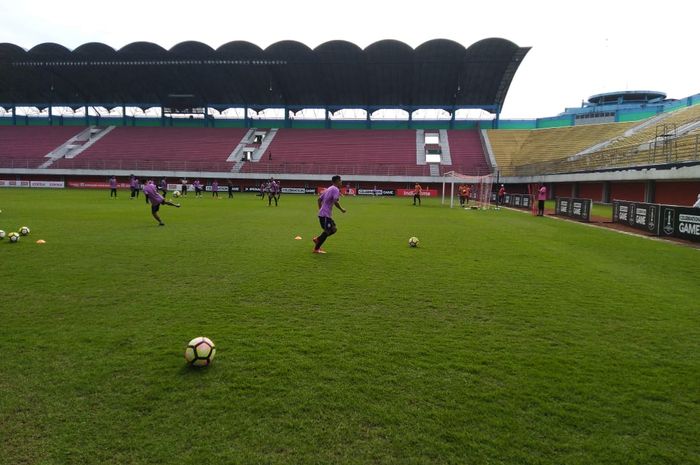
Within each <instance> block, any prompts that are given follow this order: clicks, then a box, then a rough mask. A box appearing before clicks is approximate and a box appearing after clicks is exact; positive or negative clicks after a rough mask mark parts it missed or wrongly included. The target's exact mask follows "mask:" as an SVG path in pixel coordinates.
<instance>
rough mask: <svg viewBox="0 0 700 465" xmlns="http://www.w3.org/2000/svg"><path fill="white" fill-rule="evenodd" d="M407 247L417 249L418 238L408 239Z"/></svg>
mask: <svg viewBox="0 0 700 465" xmlns="http://www.w3.org/2000/svg"><path fill="white" fill-rule="evenodd" d="M408 245H409V247H418V238H417V237H415V236H413V237H411V238H410V239H408Z"/></svg>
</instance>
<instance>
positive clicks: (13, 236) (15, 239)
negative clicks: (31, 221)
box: [7, 232, 19, 244]
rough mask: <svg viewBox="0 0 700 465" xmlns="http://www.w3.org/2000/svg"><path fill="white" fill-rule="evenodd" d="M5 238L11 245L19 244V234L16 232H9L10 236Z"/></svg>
mask: <svg viewBox="0 0 700 465" xmlns="http://www.w3.org/2000/svg"><path fill="white" fill-rule="evenodd" d="M7 238H8V239H9V240H10V242H12V243H13V244H14V243H15V242H19V233H16V232H11V233H10V234H8V235H7Z"/></svg>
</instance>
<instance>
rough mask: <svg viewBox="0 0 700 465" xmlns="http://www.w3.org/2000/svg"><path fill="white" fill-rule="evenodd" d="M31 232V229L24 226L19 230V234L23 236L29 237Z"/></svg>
mask: <svg viewBox="0 0 700 465" xmlns="http://www.w3.org/2000/svg"><path fill="white" fill-rule="evenodd" d="M29 232H30V231H29V228H28V227H26V226H22V227H21V228H19V233H20V234H21V235H23V236H28V235H29Z"/></svg>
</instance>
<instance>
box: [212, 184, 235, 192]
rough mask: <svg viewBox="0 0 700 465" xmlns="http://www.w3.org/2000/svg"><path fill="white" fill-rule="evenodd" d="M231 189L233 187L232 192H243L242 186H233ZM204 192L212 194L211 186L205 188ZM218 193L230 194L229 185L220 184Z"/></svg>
mask: <svg viewBox="0 0 700 465" xmlns="http://www.w3.org/2000/svg"><path fill="white" fill-rule="evenodd" d="M231 187H232V189H231V192H240V191H241V187H240V186H231ZM204 190H205V191H207V192H212V190H211V186H204ZM217 192H224V193H227V192H228V184H219V190H218V191H217Z"/></svg>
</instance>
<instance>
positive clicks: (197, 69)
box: [0, 38, 529, 113]
mask: <svg viewBox="0 0 700 465" xmlns="http://www.w3.org/2000/svg"><path fill="white" fill-rule="evenodd" d="M528 51H529V47H519V46H517V45H516V44H514V43H513V42H510V41H508V40H505V39H500V38H490V39H484V40H481V41H479V42H476V43H474V44H472V45H471V46H469V47H468V48H465V47H464V46H462V45H461V44H459V43H457V42H453V41H450V40H445V39H435V40H430V41H428V42H425V43H423V44H422V45H420V46H418V47H417V48H416V49H413V48H411V47H410V46H408V45H407V44H405V43H403V42H400V41H396V40H382V41H379V42H375V43H373V44H371V45H369V46H368V47H367V48H365V49H361V48H360V47H358V46H357V45H355V44H353V43H350V42H346V41H341V40H334V41H330V42H325V43H323V44H321V45H319V46H318V47H316V48H315V49H311V48H309V47H307V46H306V45H304V44H302V43H300V42H296V41H291V40H290V41H282V42H277V43H274V44H272V45H270V46H269V47H267V48H266V49H264V50H263V49H261V48H260V47H258V46H257V45H255V44H252V43H249V42H244V41H234V42H229V43H227V44H224V45H222V46H221V47H219V48H218V49H216V50H215V49H213V48H211V47H210V46H208V45H206V44H203V43H201V42H194V41H188V42H182V43H179V44H177V45H175V46H174V47H172V48H171V49H170V50H166V49H164V48H162V47H160V46H159V45H156V44H154V43H150V42H134V43H131V44H128V45H126V46H124V47H123V48H121V49H119V50H114V49H113V48H111V47H109V46H108V45H105V44H102V43H87V44H84V45H81V46H80V47H78V48H76V49H75V50H72V51H71V50H69V49H67V48H66V47H64V46H62V45H58V44H55V43H44V44H40V45H37V46H35V47H33V48H32V49H30V50H24V49H22V48H21V47H19V46H17V45H13V44H8V43H3V44H0V105H2V106H5V107H7V106H8V105H11V104H16V105H42V104H43V105H46V104H48V103H51V104H52V105H60V104H63V105H66V106H80V105H82V104H90V105H103V106H107V107H109V106H112V107H113V106H119V105H122V104H127V105H134V106H146V105H150V104H163V105H167V103H168V102H169V101H170V100H173V99H177V98H179V97H183V96H187V98H189V99H190V100H193V101H195V102H197V103H198V104H200V105H204V104H207V105H210V106H213V107H237V106H243V107H248V108H252V109H256V110H260V109H264V108H274V107H286V108H328V109H331V110H334V109H341V108H369V109H376V108H406V109H417V108H443V109H446V110H448V111H451V110H453V109H458V108H483V109H485V110H487V111H490V112H492V113H497V112H500V109H501V107H502V106H503V102H504V100H505V97H506V93H507V91H508V88H509V86H510V83H511V81H512V79H513V76H514V75H515V72H516V71H517V69H518V66H519V65H520V63H521V62H522V60H523V58H524V57H525V55H526V54H527V52H528ZM178 96H179V97H178Z"/></svg>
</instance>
